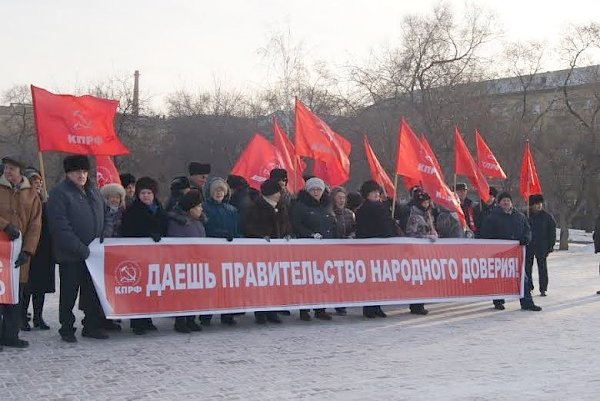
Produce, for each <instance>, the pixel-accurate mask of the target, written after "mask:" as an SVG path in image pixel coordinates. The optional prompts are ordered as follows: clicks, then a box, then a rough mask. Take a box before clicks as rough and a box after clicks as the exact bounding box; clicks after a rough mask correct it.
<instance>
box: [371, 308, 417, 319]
mask: <svg viewBox="0 0 600 401" xmlns="http://www.w3.org/2000/svg"><path fill="white" fill-rule="evenodd" d="M423 309H425V308H423ZM375 316H377V317H387V315H386V314H385V312H384V311H383V310H382V309H381V306H376V307H375Z"/></svg>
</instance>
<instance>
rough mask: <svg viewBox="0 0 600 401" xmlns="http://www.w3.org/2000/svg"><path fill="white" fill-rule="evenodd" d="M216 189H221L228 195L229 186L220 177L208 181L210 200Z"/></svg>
mask: <svg viewBox="0 0 600 401" xmlns="http://www.w3.org/2000/svg"><path fill="white" fill-rule="evenodd" d="M217 188H223V189H224V190H225V195H227V194H228V193H229V185H227V182H225V180H224V179H222V178H220V177H216V178H214V179H213V180H212V181H210V188H209V192H208V193H209V194H210V197H211V198H212V197H213V194H214V192H215V191H216V190H217Z"/></svg>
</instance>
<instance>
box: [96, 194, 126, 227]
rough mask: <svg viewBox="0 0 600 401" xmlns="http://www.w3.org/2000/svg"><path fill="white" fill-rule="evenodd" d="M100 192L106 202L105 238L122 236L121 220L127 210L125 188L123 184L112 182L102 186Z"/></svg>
mask: <svg viewBox="0 0 600 401" xmlns="http://www.w3.org/2000/svg"><path fill="white" fill-rule="evenodd" d="M100 194H101V195H102V198H103V199H104V203H105V204H106V210H105V214H106V218H105V224H104V238H116V237H120V236H121V221H122V218H123V212H124V211H125V188H123V186H122V185H121V184H117V183H111V184H106V185H104V186H103V187H102V188H100Z"/></svg>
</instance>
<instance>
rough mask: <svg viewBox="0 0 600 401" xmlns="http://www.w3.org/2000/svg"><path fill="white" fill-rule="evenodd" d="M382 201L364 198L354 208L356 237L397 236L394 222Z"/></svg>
mask: <svg viewBox="0 0 600 401" xmlns="http://www.w3.org/2000/svg"><path fill="white" fill-rule="evenodd" d="M390 214H391V212H390V211H389V210H388V208H387V207H386V204H385V203H383V202H373V201H370V200H365V201H364V202H363V203H362V204H361V205H360V206H359V208H358V209H357V210H356V238H390V237H396V236H398V228H397V226H396V222H395V221H394V219H393V218H392V217H391V215H390Z"/></svg>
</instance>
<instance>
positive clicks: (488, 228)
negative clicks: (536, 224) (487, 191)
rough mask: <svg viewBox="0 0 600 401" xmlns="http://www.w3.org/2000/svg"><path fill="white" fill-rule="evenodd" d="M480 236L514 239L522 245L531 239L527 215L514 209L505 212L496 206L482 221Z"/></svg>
mask: <svg viewBox="0 0 600 401" xmlns="http://www.w3.org/2000/svg"><path fill="white" fill-rule="evenodd" d="M480 236H481V238H490V239H507V240H516V241H519V242H521V243H522V244H524V245H527V244H528V243H529V241H531V229H530V228H529V223H528V222H527V217H525V215H524V214H523V213H521V212H519V211H518V210H516V209H514V208H513V209H512V210H511V211H510V212H509V213H506V212H505V211H504V210H502V208H500V207H497V208H495V209H494V210H492V213H490V215H489V216H488V218H487V219H485V221H484V222H483V226H482V227H481V229H480Z"/></svg>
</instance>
